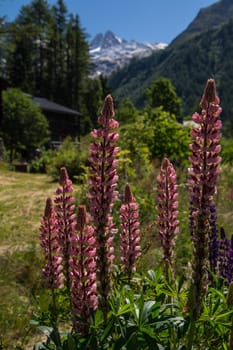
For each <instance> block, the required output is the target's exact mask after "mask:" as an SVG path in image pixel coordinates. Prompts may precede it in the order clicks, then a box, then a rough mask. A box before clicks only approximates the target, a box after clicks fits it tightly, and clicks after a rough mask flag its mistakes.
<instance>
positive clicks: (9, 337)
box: [0, 164, 233, 350]
mask: <svg viewBox="0 0 233 350" xmlns="http://www.w3.org/2000/svg"><path fill="white" fill-rule="evenodd" d="M222 169H223V171H222V174H221V176H220V179H219V186H218V189H217V191H216V203H217V208H218V222H219V226H223V227H224V229H225V230H226V232H227V235H228V236H229V237H230V236H231V234H232V233H233V231H232V210H233V168H232V167H231V166H230V165H226V164H223V165H222ZM184 178H185V177H183V180H182V183H181V184H180V185H179V192H180V198H179V203H180V208H179V209H180V223H181V232H180V235H179V237H178V239H177V248H176V250H177V251H176V256H177V265H178V270H179V271H180V273H181V271H182V267H183V269H184V268H185V266H183V265H185V264H186V262H187V260H189V259H190V256H191V250H192V249H191V244H190V237H189V232H188V207H189V205H188V203H187V202H188V200H189V199H188V189H187V185H186V183H185V181H184ZM152 182H153V183H152ZM139 185H140V184H138V186H139ZM155 185H156V177H154V180H153V181H151V183H150V186H152V187H153V188H155ZM148 186H149V184H148ZM56 187H57V183H56V182H53V181H52V180H51V178H50V177H49V176H48V175H43V174H28V173H20V172H15V171H11V170H9V169H6V168H5V167H3V166H1V167H0V310H1V311H0V349H4V350H10V349H13V348H15V346H16V345H17V344H18V349H28V350H29V349H32V348H33V344H32V339H35V338H34V336H36V333H35V328H33V329H32V328H30V324H29V321H30V319H32V318H33V314H34V313H36V309H37V307H38V306H37V305H38V303H37V301H38V294H39V293H38V292H39V290H40V287H41V268H42V266H43V262H42V254H41V251H40V249H39V244H40V241H39V236H40V232H39V227H40V220H41V217H42V215H43V212H44V206H45V201H46V198H47V197H48V196H53V193H54V191H55V189H56ZM74 189H75V192H77V189H78V187H77V186H76V185H74ZM152 192H153V191H152ZM153 197H155V193H154V194H153ZM154 199H155V198H154ZM139 206H140V203H139ZM147 224H148V223H147ZM147 231H148V232H147ZM149 231H150V230H146V229H145V228H144V229H143V228H142V233H143V241H144V242H147V241H148V240H150V241H152V244H151V247H150V248H149V249H148V250H146V254H145V255H144V256H142V259H141V260H140V261H139V268H140V269H147V268H153V266H149V265H151V263H152V262H155V263H156V264H157V265H158V263H159V261H158V257H159V253H158V245H157V244H156V243H155V242H153V241H155V240H156V237H155V236H156V228H155V227H154V228H153V231H154V234H153V235H152V236H151V232H149ZM147 235H148V236H147ZM150 236H151V238H149V237H150ZM188 252H189V255H188V257H187V254H188ZM149 262H150V263H149ZM155 267H156V266H154V268H155ZM186 268H187V265H186ZM32 334H33V338H32ZM29 340H30V343H29V344H28V341H29ZM27 344H28V345H27Z"/></svg>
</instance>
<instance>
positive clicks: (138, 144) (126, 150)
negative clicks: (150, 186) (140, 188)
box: [119, 116, 151, 178]
mask: <svg viewBox="0 0 233 350" xmlns="http://www.w3.org/2000/svg"><path fill="white" fill-rule="evenodd" d="M147 139H148V132H147V130H145V125H144V118H143V117H142V116H138V118H137V120H136V121H135V122H134V123H131V124H125V125H123V126H121V128H120V138H119V146H120V149H121V153H120V155H119V157H121V156H122V158H120V170H121V166H122V171H123V172H124V176H125V178H127V177H128V176H129V175H130V173H131V174H132V176H134V174H136V175H137V177H138V178H140V177H143V176H144V174H145V172H148V171H150V168H151V165H150V158H149V156H150V152H149V148H148V145H147ZM124 157H126V159H127V158H129V159H130V161H129V162H126V160H125V159H124ZM129 163H131V166H130V167H129Z"/></svg>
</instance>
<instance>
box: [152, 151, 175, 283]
mask: <svg viewBox="0 0 233 350" xmlns="http://www.w3.org/2000/svg"><path fill="white" fill-rule="evenodd" d="M157 191H158V195H157V203H158V204H157V210H158V218H157V221H158V234H159V239H160V243H161V247H162V250H163V263H164V267H165V271H164V273H165V275H166V276H167V278H168V271H169V269H171V271H172V270H173V268H174V261H173V259H174V257H173V255H174V247H175V238H176V235H177V234H178V233H179V221H178V219H177V217H178V210H177V208H178V201H177V198H178V192H177V184H176V172H175V169H174V167H173V165H172V164H171V162H170V161H169V160H168V159H167V158H164V159H163V161H162V165H161V169H160V174H159V176H158V177H157Z"/></svg>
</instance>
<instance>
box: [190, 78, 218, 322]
mask: <svg viewBox="0 0 233 350" xmlns="http://www.w3.org/2000/svg"><path fill="white" fill-rule="evenodd" d="M218 103H219V98H218V96H217V95H216V88H215V82H214V80H213V79H210V80H208V81H207V84H206V87H205V90H204V94H203V97H202V100H201V103H200V105H201V107H202V113H201V114H198V113H195V114H194V115H193V121H194V122H195V123H197V124H198V125H199V127H197V128H193V129H192V131H191V137H192V139H193V142H192V144H191V145H190V149H191V151H192V155H191V156H190V162H191V167H190V169H189V175H190V179H189V190H190V200H191V208H190V215H191V216H192V219H191V222H192V240H193V248H194V254H193V275H192V283H191V289H192V290H194V291H195V295H194V297H195V298H194V299H195V300H194V301H193V300H192V302H189V309H190V314H191V317H192V318H193V319H197V318H198V317H199V315H200V312H201V308H202V299H203V297H204V295H205V293H206V290H207V286H208V244H209V242H208V240H209V231H210V225H209V224H210V206H211V205H212V203H213V196H214V194H215V186H216V182H217V179H218V174H219V172H220V170H219V164H220V162H221V157H220V156H219V152H220V150H221V147H220V145H219V141H220V139H221V133H220V129H221V127H222V124H221V121H220V120H219V115H220V113H221V108H220V107H219V105H218ZM190 294H191V292H190ZM192 294H193V292H192ZM192 299H193V296H192Z"/></svg>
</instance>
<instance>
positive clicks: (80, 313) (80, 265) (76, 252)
mask: <svg viewBox="0 0 233 350" xmlns="http://www.w3.org/2000/svg"><path fill="white" fill-rule="evenodd" d="M87 223H88V216H87V213H86V207H85V206H84V205H79V207H78V215H77V240H76V241H75V242H73V244H72V246H73V252H72V260H71V261H70V265H71V285H72V287H71V289H72V313H73V324H74V329H75V330H76V331H80V332H81V333H82V334H84V335H85V334H86V333H88V332H87V327H88V324H89V323H90V314H91V311H92V310H96V308H97V306H98V300H97V294H96V261H95V256H96V240H95V238H94V229H93V227H92V226H89V225H87Z"/></svg>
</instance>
